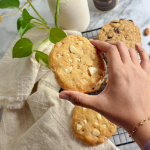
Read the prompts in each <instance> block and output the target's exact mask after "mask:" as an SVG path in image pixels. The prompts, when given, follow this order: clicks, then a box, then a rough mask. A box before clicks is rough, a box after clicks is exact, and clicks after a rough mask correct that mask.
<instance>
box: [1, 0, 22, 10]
mask: <svg viewBox="0 0 150 150" xmlns="http://www.w3.org/2000/svg"><path fill="white" fill-rule="evenodd" d="M19 5H20V2H19V0H0V8H2V9H3V8H19Z"/></svg>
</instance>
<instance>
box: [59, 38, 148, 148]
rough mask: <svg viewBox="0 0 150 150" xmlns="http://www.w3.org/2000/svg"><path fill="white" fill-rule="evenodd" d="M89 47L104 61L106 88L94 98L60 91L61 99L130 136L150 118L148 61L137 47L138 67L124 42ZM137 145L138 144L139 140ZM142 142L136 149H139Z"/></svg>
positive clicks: (132, 53)
mask: <svg viewBox="0 0 150 150" xmlns="http://www.w3.org/2000/svg"><path fill="white" fill-rule="evenodd" d="M91 43H92V44H93V45H95V46H96V47H97V49H99V50H100V51H101V52H103V53H104V54H105V56H106V58H107V62H108V65H109V72H108V76H109V82H108V84H107V86H106V88H105V89H104V90H103V92H101V93H100V94H99V95H95V96H90V95H87V94H83V93H80V92H77V91H62V92H61V93H60V98H62V99H67V100H69V101H71V102H72V103H73V104H75V105H80V106H83V107H87V108H90V109H93V110H95V111H97V112H99V113H101V114H102V115H103V116H105V117H106V118H107V119H108V120H110V121H111V122H113V123H115V124H116V125H118V126H121V127H123V128H124V129H125V130H127V132H129V133H130V132H131V131H132V129H133V128H134V127H135V126H136V125H137V124H138V123H139V122H141V121H142V120H143V119H145V118H147V117H148V116H150V84H149V75H150V60H149V57H148V55H147V53H146V52H145V50H144V49H143V48H142V47H141V46H140V45H139V44H136V45H135V47H136V50H137V51H138V53H139V55H140V57H141V63H140V62H139V58H138V55H137V52H136V51H135V50H134V49H128V48H127V47H126V45H125V44H124V43H123V42H101V41H97V40H96V41H94V40H92V41H91ZM144 126H145V125H144ZM141 129H142V128H141ZM140 135H141V134H140ZM147 138H148V137H147ZM135 140H136V138H135ZM145 140H146V139H145ZM136 141H137V143H139V142H138V141H141V139H139V138H138V139H137V140H136ZM144 142H145V141H143V142H142V144H141V143H140V144H139V146H140V147H142V146H143V143H144Z"/></svg>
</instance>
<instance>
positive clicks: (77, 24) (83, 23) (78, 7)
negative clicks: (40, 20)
mask: <svg viewBox="0 0 150 150" xmlns="http://www.w3.org/2000/svg"><path fill="white" fill-rule="evenodd" d="M47 1H48V4H49V7H50V10H51V12H52V15H53V17H54V18H55V12H56V1H57V0H47ZM89 22H90V14H89V8H88V3H87V0H60V5H59V16H58V26H59V27H62V28H63V29H67V30H76V31H84V30H86V28H87V27H88V25H89Z"/></svg>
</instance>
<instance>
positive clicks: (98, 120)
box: [72, 106, 116, 146]
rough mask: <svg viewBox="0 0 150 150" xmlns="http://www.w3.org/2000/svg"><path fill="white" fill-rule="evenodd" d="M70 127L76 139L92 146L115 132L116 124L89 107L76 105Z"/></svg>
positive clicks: (102, 141)
mask: <svg viewBox="0 0 150 150" xmlns="http://www.w3.org/2000/svg"><path fill="white" fill-rule="evenodd" d="M72 129H73V131H74V134H75V136H76V137H77V138H78V139H80V140H81V141H83V142H84V143H86V144H87V145H91V146H92V145H98V144H101V143H104V142H105V140H107V139H108V138H110V137H111V136H112V135H113V134H114V133H115V132H116V125H114V124H113V123H111V122H110V121H108V120H107V119H106V118H105V117H103V116H102V115H100V114H99V113H97V112H95V111H93V110H91V109H87V108H84V107H80V106H76V107H75V108H74V110H73V118H72Z"/></svg>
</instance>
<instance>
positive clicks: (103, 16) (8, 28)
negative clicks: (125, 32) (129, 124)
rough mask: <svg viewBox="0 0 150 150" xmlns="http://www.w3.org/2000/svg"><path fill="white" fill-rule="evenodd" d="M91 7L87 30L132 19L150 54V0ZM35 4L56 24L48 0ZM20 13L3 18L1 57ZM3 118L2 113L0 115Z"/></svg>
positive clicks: (14, 33)
mask: <svg viewBox="0 0 150 150" xmlns="http://www.w3.org/2000/svg"><path fill="white" fill-rule="evenodd" d="M20 1H21V3H24V2H25V1H26V0H20ZM88 3H89V9H90V19H91V20H90V24H89V26H88V28H87V30H92V29H96V28H99V27H102V26H103V25H104V24H106V23H109V22H110V21H111V20H113V19H120V18H124V19H131V20H133V21H134V22H135V24H136V25H138V26H139V28H140V30H141V33H142V43H143V47H144V49H145V50H146V52H147V53H148V55H150V45H148V43H149V42H150V35H149V36H144V35H143V32H144V29H145V28H147V27H149V28H150V0H119V2H118V5H117V7H116V8H115V9H114V10H112V11H110V12H100V11H98V10H97V9H96V8H95V7H94V4H93V0H88ZM33 5H34V6H35V8H36V9H37V10H38V12H39V13H40V14H41V16H43V17H44V19H45V20H46V21H47V22H48V25H50V26H51V27H53V26H54V19H53V17H52V14H51V13H50V10H49V7H48V5H47V1H46V0H36V1H35V0H33ZM29 11H30V13H31V14H32V15H35V14H34V12H33V10H32V9H29ZM11 12H14V10H9V9H4V10H2V9H1V10H0V15H5V14H9V13H11ZM20 15H21V14H20V13H18V14H17V15H15V16H11V17H5V18H3V19H2V23H1V24H0V59H1V58H2V57H3V55H4V54H5V52H6V51H7V49H8V48H9V46H10V44H11V43H12V42H13V41H14V39H15V38H16V36H17V35H18V33H17V27H16V22H17V18H18V17H20ZM0 114H1V111H0ZM0 118H1V115H0ZM119 149H121V150H126V149H130V150H139V148H138V146H137V145H136V144H135V143H133V144H128V145H124V146H120V147H119Z"/></svg>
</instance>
